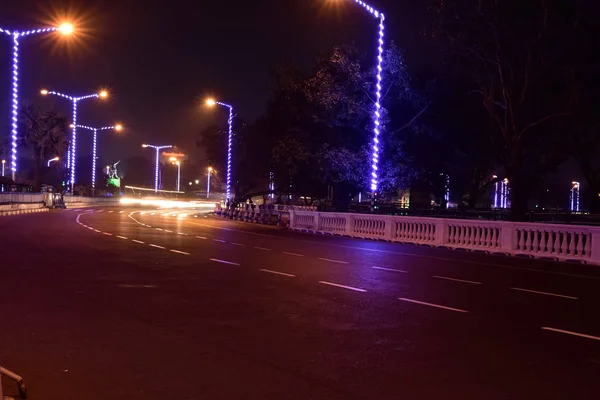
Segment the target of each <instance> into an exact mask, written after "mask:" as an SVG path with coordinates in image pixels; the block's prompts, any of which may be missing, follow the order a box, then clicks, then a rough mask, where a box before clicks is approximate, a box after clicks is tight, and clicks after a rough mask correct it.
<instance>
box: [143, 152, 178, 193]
mask: <svg viewBox="0 0 600 400" xmlns="http://www.w3.org/2000/svg"><path fill="white" fill-rule="evenodd" d="M142 147H143V148H146V147H150V148H151V149H154V150H156V167H155V169H154V192H155V193H157V192H158V165H159V162H158V156H159V153H160V151H161V150H162V149H170V148H171V147H173V146H171V145H166V146H155V145H153V144H143V145H142Z"/></svg>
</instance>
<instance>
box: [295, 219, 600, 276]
mask: <svg viewBox="0 0 600 400" xmlns="http://www.w3.org/2000/svg"><path fill="white" fill-rule="evenodd" d="M289 213H290V228H291V229H295V230H301V231H308V232H316V233H328V234H334V235H344V236H350V237H356V238H362V239H379V240H386V241H389V242H400V243H414V244H427V245H432V246H439V247H448V248H454V249H465V250H479V251H485V252H489V253H504V254H510V255H525V256H530V257H536V258H548V259H556V260H562V261H566V260H569V261H580V262H585V263H590V264H599V265H600V227H593V226H581V225H560V224H543V223H525V222H506V221H480V220H456V219H445V218H427V217H423V218H422V217H401V216H387V215H370V214H347V213H326V212H315V211H298V210H289Z"/></svg>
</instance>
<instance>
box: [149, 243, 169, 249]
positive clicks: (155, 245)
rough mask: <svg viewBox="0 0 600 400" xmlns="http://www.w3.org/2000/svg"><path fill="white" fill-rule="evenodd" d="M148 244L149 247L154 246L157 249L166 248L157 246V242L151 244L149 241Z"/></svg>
mask: <svg viewBox="0 0 600 400" xmlns="http://www.w3.org/2000/svg"><path fill="white" fill-rule="evenodd" d="M148 246H150V247H155V248H157V249H163V250H166V249H165V248H164V247H162V246H159V245H157V244H152V243H150V244H149V245H148Z"/></svg>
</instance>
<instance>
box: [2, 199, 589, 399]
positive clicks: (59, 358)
mask: <svg viewBox="0 0 600 400" xmlns="http://www.w3.org/2000/svg"><path fill="white" fill-rule="evenodd" d="M134 211H137V210H133V209H118V208H113V209H96V210H83V209H82V210H76V211H74V210H63V211H53V212H50V213H44V214H40V215H35V216H27V215H24V216H14V217H4V218H1V219H0V249H1V252H0V363H1V364H2V365H3V366H5V367H8V368H10V369H12V370H15V371H16V372H18V373H19V374H21V375H23V376H24V378H25V379H26V383H27V384H28V386H29V388H30V389H29V390H30V398H31V399H34V400H35V399H87V400H95V399H108V398H111V399H261V400H264V399H488V400H492V399H534V398H535V399H598V398H600V378H599V377H600V318H599V312H598V306H599V305H600V290H599V288H600V268H597V267H592V266H581V265H575V264H558V263H546V262H540V261H533V260H527V259H520V258H509V257H493V256H487V255H483V254H472V253H466V252H458V251H447V250H443V249H434V248H427V247H418V246H409V245H399V244H388V243H382V242H374V241H360V240H353V239H347V238H341V237H330V236H317V235H309V234H301V233H295V232H290V231H286V230H284V229H281V228H276V227H267V226H261V225H255V224H248V223H242V222H235V221H228V220H222V219H218V218H216V217H211V216H206V215H203V214H195V213H193V212H190V211H174V212H167V211H156V210H153V211H150V210H147V211H145V212H143V213H142V212H134ZM5 386H9V387H8V389H6V388H5V392H6V391H10V390H11V386H10V385H5ZM13 392H14V390H13ZM6 394H7V393H5V395H6Z"/></svg>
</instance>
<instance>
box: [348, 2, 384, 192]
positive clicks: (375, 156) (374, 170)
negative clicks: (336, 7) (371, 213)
mask: <svg viewBox="0 0 600 400" xmlns="http://www.w3.org/2000/svg"><path fill="white" fill-rule="evenodd" d="M354 2H355V3H357V4H358V5H360V6H361V7H362V8H364V9H365V10H367V11H368V12H369V13H370V14H371V15H372V16H374V17H375V18H377V19H379V37H378V38H377V83H376V84H375V110H374V113H373V124H374V127H373V147H372V148H373V153H372V159H371V161H372V164H371V192H372V194H373V198H375V194H376V193H377V189H378V185H379V173H378V170H379V147H380V145H379V143H380V135H381V131H382V128H381V82H382V80H383V77H382V74H383V46H384V41H383V37H384V31H385V15H384V14H383V13H381V12H379V11H377V10H376V9H374V8H373V7H371V6H370V5H369V4H367V3H365V2H364V1H361V0H354Z"/></svg>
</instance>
